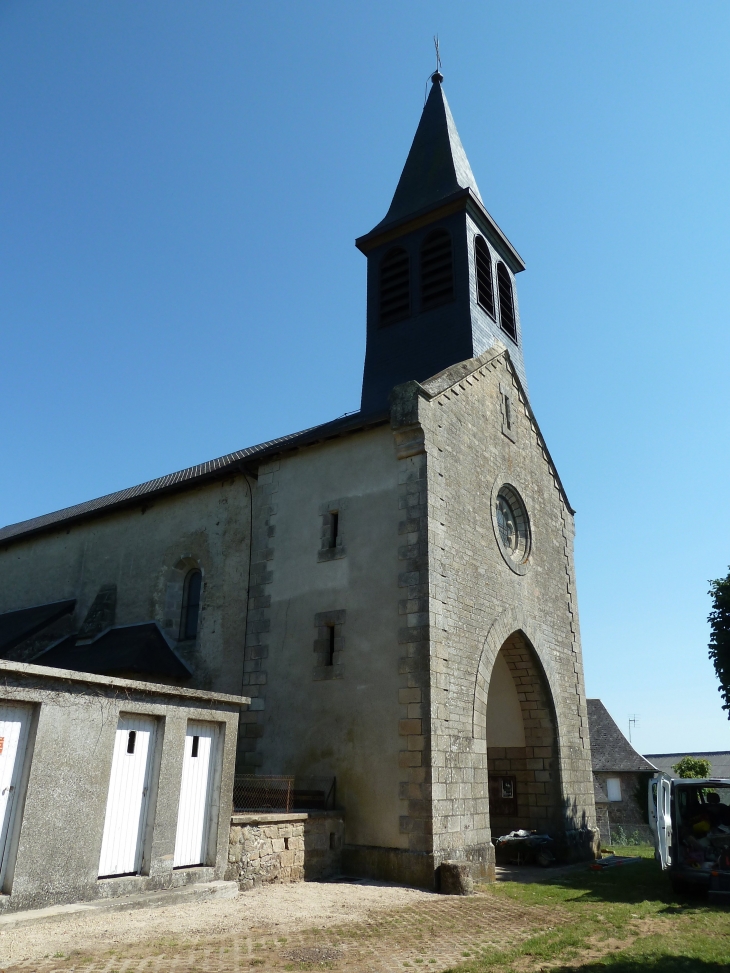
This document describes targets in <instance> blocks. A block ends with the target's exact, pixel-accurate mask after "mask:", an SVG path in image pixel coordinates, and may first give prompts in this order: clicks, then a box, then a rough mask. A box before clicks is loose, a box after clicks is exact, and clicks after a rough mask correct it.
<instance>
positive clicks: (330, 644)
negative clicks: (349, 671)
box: [324, 625, 335, 666]
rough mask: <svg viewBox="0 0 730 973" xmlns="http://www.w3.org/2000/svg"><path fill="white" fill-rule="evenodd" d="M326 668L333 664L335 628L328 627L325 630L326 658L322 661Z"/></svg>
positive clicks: (332, 626)
mask: <svg viewBox="0 0 730 973" xmlns="http://www.w3.org/2000/svg"><path fill="white" fill-rule="evenodd" d="M324 664H325V665H326V666H333V665H334V664H335V626H334V625H330V626H328V628H327V657H326V658H325V660H324Z"/></svg>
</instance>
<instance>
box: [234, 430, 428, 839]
mask: <svg viewBox="0 0 730 973" xmlns="http://www.w3.org/2000/svg"><path fill="white" fill-rule="evenodd" d="M398 473H399V466H398V460H397V457H396V451H395V446H394V442H393V435H392V432H391V430H390V427H389V425H388V424H387V423H385V422H383V423H381V424H379V425H378V426H377V427H375V428H372V429H366V430H364V431H361V432H357V433H355V434H352V435H349V436H345V437H342V438H337V439H333V440H331V441H327V442H324V443H321V444H318V445H315V446H311V447H308V448H307V449H301V450H298V451H296V452H290V453H286V454H282V455H281V457H280V458H279V460H278V461H276V462H272V463H269V464H267V465H266V467H262V469H261V471H260V476H259V481H258V485H257V486H256V488H255V489H254V538H255V540H254V556H253V562H252V582H253V584H252V589H251V593H250V600H249V605H250V610H249V634H248V642H247V649H246V651H247V656H249V658H247V660H246V670H247V677H248V678H249V679H250V682H247V684H246V689H245V691H246V692H247V693H251V695H252V696H253V695H254V693H255V692H256V691H258V696H256V697H254V699H253V700H252V712H251V714H250V715H247V716H244V720H249V719H253V718H254V716H256V717H257V723H256V724H255V725H254V724H251V723H246V724H245V725H246V731H245V732H246V737H245V738H244V739H245V746H246V755H245V759H246V761H247V762H248V764H249V767H253V766H255V767H256V772H257V773H262V774H293V775H296V776H297V777H321V778H328V779H329V780H330V781H331V780H332V778H333V777H336V778H337V803H338V805H339V806H341V807H343V808H345V809H346V812H347V814H346V819H345V831H346V835H345V843H346V844H347V845H348V846H351V845H356V846H366V847H367V848H389V849H392V848H400V849H407V848H408V835H407V834H406V833H405V832H402V831H401V830H400V828H399V819H400V815H401V814H403V812H404V809H405V807H406V800H407V798H406V796H405V795H404V794H402V792H401V790H400V787H401V783H402V782H403V780H404V776H403V769H402V767H400V766H399V754H400V752H401V751H402V750H405V749H407V746H408V741H409V742H410V745H411V746H414V745H418V743H419V740H418V734H416V733H413V734H411V736H412V737H413V738H414V739H411V738H410V736H409V737H404V736H402V735H401V734H402V733H403V732H404V731H405V730H407V729H408V727H407V726H401V725H399V720H400V719H401V718H402V717H403V716H405V715H406V713H405V712H404V709H405V707H404V705H403V704H401V703H399V700H398V689H399V684H402V685H404V686H405V685H406V681H405V677H401V678H400V680H399V666H400V665H401V663H400V662H399V655H401V654H403V653H402V652H399V648H398V637H397V632H398V625H399V614H398V602H399V599H401V598H402V597H403V594H404V592H403V589H402V588H400V587H399V581H398V578H399V574H400V573H401V572H402V571H403V570H404V564H403V562H402V561H401V560H399V553H398V551H399V546H401V545H402V544H403V543H404V538H403V536H402V535H400V534H399V532H398V529H399V528H398V525H399V523H400V521H401V520H402V519H403V513H402V511H400V510H399V506H398V489H399V487H398ZM333 498H334V499H333ZM325 509H327V510H331V509H332V510H337V511H338V515H339V517H338V519H339V541H340V544H339V550H338V552H337V553H338V556H337V557H333V558H330V559H325V560H323V559H321V557H320V555H321V551H322V529H323V526H322V525H323V510H325ZM328 626H330V627H331V628H332V629H333V634H334V654H333V658H332V663H333V664H332V665H331V666H327V665H326V664H325V663H326V661H327V660H326V656H327V651H326V649H327V638H326V635H327V634H328V631H327V628H328ZM426 672H427V670H426ZM328 676H330V678H327V677H328ZM254 679H255V680H256V682H255V683H254ZM254 707H258V709H254ZM414 756H417V758H418V761H419V765H420V766H421V767H422V768H423V766H425V765H421V757H420V753H418V754H415V753H414ZM249 772H250V771H249ZM420 773H423V769H421V771H420Z"/></svg>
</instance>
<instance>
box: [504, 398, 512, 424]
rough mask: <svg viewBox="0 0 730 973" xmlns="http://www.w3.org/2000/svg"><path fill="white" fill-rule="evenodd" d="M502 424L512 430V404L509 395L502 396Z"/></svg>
mask: <svg viewBox="0 0 730 973" xmlns="http://www.w3.org/2000/svg"><path fill="white" fill-rule="evenodd" d="M504 424H505V426H507V428H508V429H511V428H512V404H511V403H510V400H509V395H505V396H504Z"/></svg>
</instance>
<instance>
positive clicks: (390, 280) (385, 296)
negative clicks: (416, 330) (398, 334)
mask: <svg viewBox="0 0 730 973" xmlns="http://www.w3.org/2000/svg"><path fill="white" fill-rule="evenodd" d="M410 277H411V274H410V266H409V260H408V254H407V253H406V251H405V250H404V249H403V248H402V247H396V248H395V249H393V250H389V251H388V253H386V255H385V256H384V257H383V261H382V263H381V264H380V324H381V326H383V325H386V324H395V322H396V321H402V320H403V319H404V318H407V317H408V316H409V315H410V313H411V280H410Z"/></svg>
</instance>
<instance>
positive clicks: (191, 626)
mask: <svg viewBox="0 0 730 973" xmlns="http://www.w3.org/2000/svg"><path fill="white" fill-rule="evenodd" d="M202 587H203V575H202V574H201V573H200V571H198V570H197V568H196V569H195V570H193V571H190V572H189V573H188V576H187V577H186V578H185V590H184V593H183V609H182V619H181V624H180V638H181V639H194V638H195V637H196V636H197V634H198V616H199V614H200V592H201V589H202Z"/></svg>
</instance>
